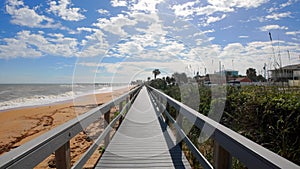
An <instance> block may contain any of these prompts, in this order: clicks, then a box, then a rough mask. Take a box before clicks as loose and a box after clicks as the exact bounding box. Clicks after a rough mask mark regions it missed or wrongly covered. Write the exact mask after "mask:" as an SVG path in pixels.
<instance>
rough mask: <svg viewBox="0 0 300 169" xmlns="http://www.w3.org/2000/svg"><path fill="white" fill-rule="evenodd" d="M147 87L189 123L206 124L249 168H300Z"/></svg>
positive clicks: (215, 136) (200, 126)
mask: <svg viewBox="0 0 300 169" xmlns="http://www.w3.org/2000/svg"><path fill="white" fill-rule="evenodd" d="M147 87H148V88H149V89H150V91H151V92H152V93H153V94H154V95H155V96H156V97H158V98H160V100H163V99H164V100H166V101H167V103H168V104H169V105H171V106H173V107H174V108H175V109H176V110H177V111H178V112H179V113H180V114H182V115H183V116H185V117H186V118H187V119H188V120H189V121H191V122H193V121H195V124H194V125H195V126H197V127H198V128H199V129H202V128H203V126H204V124H205V125H206V128H205V129H206V130H207V131H208V133H210V132H211V131H214V132H213V135H212V136H211V137H212V138H213V139H214V140H215V141H217V143H218V144H220V145H221V146H222V147H223V148H224V149H225V150H226V151H228V152H229V153H230V154H231V155H233V156H235V157H236V158H238V159H239V160H240V161H241V162H242V163H243V164H245V165H246V166H247V167H248V168H298V169H299V168H300V167H299V166H298V165H296V164H295V163H293V162H291V161H289V160H287V159H285V158H283V157H281V156H279V155H278V154H276V153H274V152H272V151H270V150H268V149H266V148H264V147H262V146H261V145H259V144H257V143H255V142H253V141H251V140H249V139H247V138H246V137H244V136H242V135H240V134H238V133H236V132H234V131H233V130H231V129H229V128H227V127H225V126H223V125H222V124H220V123H217V122H216V121H214V120H212V119H210V118H208V117H207V116H204V115H203V114H201V113H199V112H197V111H195V110H193V109H192V108H190V107H188V106H186V105H184V104H183V103H181V102H179V101H177V100H175V99H173V98H171V97H170V96H168V95H166V94H165V93H163V92H161V91H159V90H157V89H154V88H153V87H150V86H147ZM204 132H205V131H204Z"/></svg>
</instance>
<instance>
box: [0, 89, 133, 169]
mask: <svg viewBox="0 0 300 169" xmlns="http://www.w3.org/2000/svg"><path fill="white" fill-rule="evenodd" d="M129 90H130V88H129V87H126V88H122V89H117V90H114V91H112V92H106V93H99V94H90V95H84V96H80V97H78V98H75V100H76V101H75V102H74V99H72V100H67V101H62V102H56V103H51V104H47V105H38V106H28V107H22V108H14V109H11V110H6V111H3V112H0V124H1V128H0V155H2V154H4V153H6V152H8V151H10V150H12V149H14V148H17V147H19V146H20V145H22V144H24V143H26V142H28V141H30V140H32V139H34V138H36V137H38V136H40V135H42V134H43V133H45V132H47V131H49V130H51V129H53V128H55V127H57V126H59V125H61V124H63V123H65V122H67V121H69V120H72V119H74V118H76V117H77V116H78V115H80V114H83V113H85V112H87V111H89V110H91V109H92V108H94V107H96V106H98V105H101V104H104V103H106V102H109V101H111V100H113V99H114V97H117V96H120V95H122V94H124V93H126V92H127V91H129ZM79 135H80V136H78V137H80V138H77V136H76V139H75V141H73V143H74V145H77V146H75V148H74V147H73V149H74V150H72V151H73V152H72V153H73V156H75V157H77V156H78V157H80V156H81V154H82V153H83V152H82V149H84V148H86V147H87V146H89V145H90V144H91V142H88V141H87V140H86V139H84V138H86V137H87V136H86V135H84V134H82V133H81V134H79ZM74 138H75V137H74ZM78 145H80V146H79V147H78ZM71 149H72V146H71ZM74 153H75V155H74ZM47 159H48V158H47ZM49 160H50V161H51V159H48V161H47V160H46V161H45V160H44V161H43V162H42V164H41V165H39V166H43V167H40V168H45V167H47V166H48V163H49ZM52 160H53V159H52ZM38 168H39V167H38Z"/></svg>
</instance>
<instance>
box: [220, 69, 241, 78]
mask: <svg viewBox="0 0 300 169" xmlns="http://www.w3.org/2000/svg"><path fill="white" fill-rule="evenodd" d="M216 74H222V75H226V77H238V75H239V71H237V70H231V69H227V70H222V71H221V72H217V73H216Z"/></svg>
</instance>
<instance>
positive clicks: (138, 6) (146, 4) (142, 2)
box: [129, 0, 164, 12]
mask: <svg viewBox="0 0 300 169" xmlns="http://www.w3.org/2000/svg"><path fill="white" fill-rule="evenodd" d="M163 1H164V0H151V1H149V0H139V1H137V3H133V4H132V5H131V7H130V8H129V9H130V10H132V11H146V12H155V11H156V5H157V4H159V3H161V2H163Z"/></svg>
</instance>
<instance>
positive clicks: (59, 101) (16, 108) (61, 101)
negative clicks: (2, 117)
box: [0, 86, 133, 114]
mask: <svg viewBox="0 0 300 169" xmlns="http://www.w3.org/2000/svg"><path fill="white" fill-rule="evenodd" d="M132 87H133V86H123V87H120V88H119V87H117V89H115V90H110V91H101V92H94V93H86V94H81V95H78V96H72V98H66V99H65V100H58V101H53V102H49V103H44V104H36V105H20V106H16V107H12V108H7V109H0V114H1V113H3V112H7V111H12V110H19V109H26V108H35V107H40V106H51V105H56V104H64V103H67V102H73V103H74V100H76V99H77V98H81V97H86V96H90V95H99V94H105V93H113V92H115V91H118V90H125V89H130V88H132ZM112 89H113V87H112Z"/></svg>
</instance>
